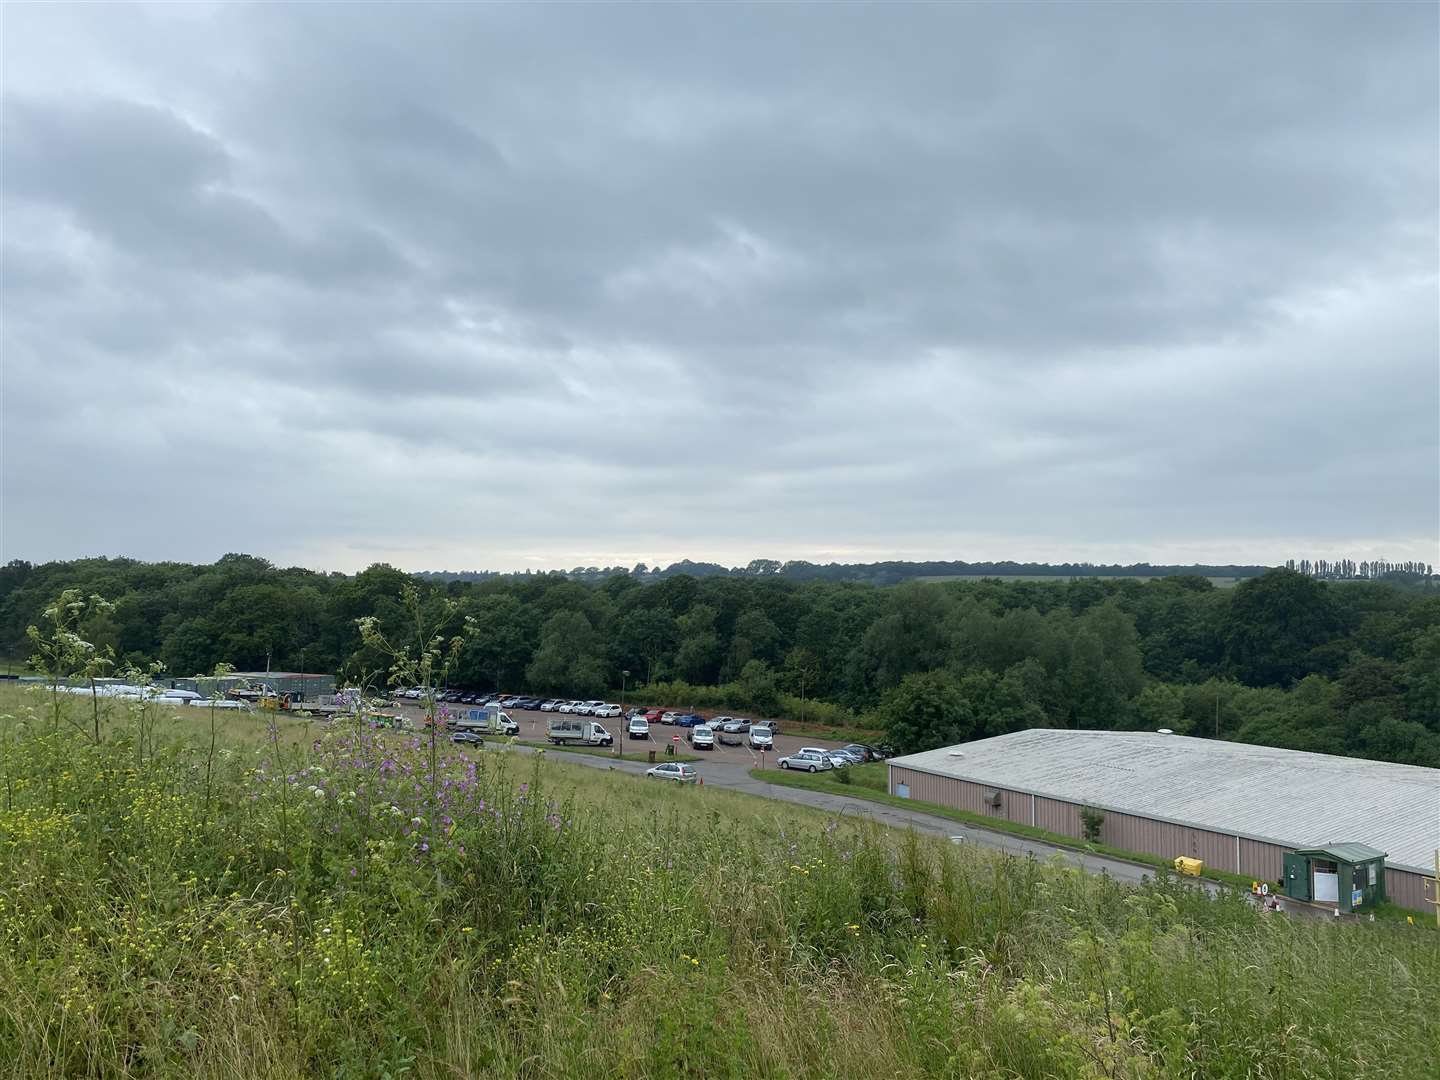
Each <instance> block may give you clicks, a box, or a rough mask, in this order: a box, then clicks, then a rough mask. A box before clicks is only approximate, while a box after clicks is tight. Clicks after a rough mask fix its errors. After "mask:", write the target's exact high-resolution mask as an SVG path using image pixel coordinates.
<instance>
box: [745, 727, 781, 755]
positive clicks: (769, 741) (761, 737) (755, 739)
mask: <svg viewBox="0 0 1440 1080" xmlns="http://www.w3.org/2000/svg"><path fill="white" fill-rule="evenodd" d="M774 748H775V737H774V736H773V735H771V734H770V729H769V728H767V727H752V728H751V729H750V749H751V750H773V749H774Z"/></svg>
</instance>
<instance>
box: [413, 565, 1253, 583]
mask: <svg viewBox="0 0 1440 1080" xmlns="http://www.w3.org/2000/svg"><path fill="white" fill-rule="evenodd" d="M1267 569H1269V568H1268V567H1265V566H1253V565H1245V566H1237V565H1230V566H1205V565H1199V564H1196V565H1191V566H1171V565H1166V566H1156V565H1152V564H1150V563H1131V564H1129V565H1121V564H1118V563H1090V562H1073V563H1034V562H1027V563H1021V562H1012V561H1009V560H1002V561H999V562H993V561H992V562H964V561H959V560H945V561H934V562H901V561H892V562H877V563H836V562H832V563H824V564H821V563H812V562H806V561H805V560H803V559H798V560H792V561H790V562H781V561H779V560H778V559H752V560H750V562H748V563H747V564H746V565H744V566H724V565H722V564H720V563H712V562H692V561H691V560H689V559H682V560H680V561H679V562H673V563H671V564H670V565H668V566H664V567H662V566H650V565H649V564H647V563H643V562H642V563H636V564H635V565H634V566H631V567H625V566H576V567H574V568H573V569H570V570H562V571H534V570H526V571H524V572H523V573H520V574H513V575H507V574H502V573H499V572H497V571H494V570H460V571H452V570H427V571H423V572H421V573H418V574H416V575H415V576H416V577H417V578H419V579H421V580H422V581H429V582H432V583H439V584H446V583H449V582H451V581H487V580H489V579H491V578H496V577H509V576H513V577H534V576H547V575H548V574H553V573H560V574H563V575H564V576H565V577H568V578H570V579H571V580H572V581H584V582H589V583H591V584H600V583H602V582H604V581H607V580H608V579H610V578H612V577H614V576H615V575H617V574H625V575H629V576H630V577H634V578H637V579H639V580H640V581H642V582H645V583H652V582H656V581H663V580H664V579H665V578H669V577H681V576H684V577H697V578H703V577H779V578H783V579H785V580H787V581H855V582H860V583H862V584H868V585H896V584H899V583H900V582H902V581H910V580H912V579H915V578H950V577H956V578H974V577H1138V578H1150V577H1170V576H1176V575H1182V574H1193V575H1195V576H1197V577H1213V578H1247V577H1257V576H1258V575H1260V574H1263V573H1264V572H1265V571H1266V570H1267Z"/></svg>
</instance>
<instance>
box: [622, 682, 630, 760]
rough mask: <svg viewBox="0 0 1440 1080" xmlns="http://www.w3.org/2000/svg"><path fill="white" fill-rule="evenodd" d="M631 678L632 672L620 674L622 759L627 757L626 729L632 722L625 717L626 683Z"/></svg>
mask: <svg viewBox="0 0 1440 1080" xmlns="http://www.w3.org/2000/svg"><path fill="white" fill-rule="evenodd" d="M629 678H630V672H628V671H622V672H620V757H621V758H622V759H623V758H624V757H625V729H626V728H627V727H628V726H629V724H630V720H629V718H627V717H626V715H625V681H626V680H627V679H629Z"/></svg>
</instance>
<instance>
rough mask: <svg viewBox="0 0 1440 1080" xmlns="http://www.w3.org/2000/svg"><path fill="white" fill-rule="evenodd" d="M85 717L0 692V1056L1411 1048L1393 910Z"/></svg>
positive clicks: (682, 1070) (1432, 1043)
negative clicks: (1263, 897)
mask: <svg viewBox="0 0 1440 1080" xmlns="http://www.w3.org/2000/svg"><path fill="white" fill-rule="evenodd" d="M90 707H91V706H90V703H88V702H87V703H85V704H84V705H83V706H81V705H78V704H77V703H76V702H75V701H73V700H68V701H65V702H59V701H57V700H55V699H53V698H47V697H46V696H44V694H43V693H36V692H33V691H32V692H28V693H27V692H22V691H18V690H8V691H5V692H3V694H0V716H3V719H0V760H3V764H0V787H3V804H0V1048H3V1053H0V1075H5V1076H13V1077H26V1078H42V1077H71V1076H74V1077H82V1076H83V1077H216V1078H220V1077H227V1078H229V1077H267V1078H268V1077H302V1076H306V1077H308V1076H326V1077H400V1076H414V1077H425V1078H431V1077H434V1078H439V1077H447V1078H453V1077H472V1076H474V1077H492V1076H493V1077H537V1078H539V1077H580V1076H587V1077H595V1076H626V1077H737V1078H738V1077H871V1076H894V1075H899V1074H902V1073H903V1074H905V1075H914V1076H934V1077H954V1078H968V1077H979V1076H985V1077H991V1076H993V1077H1100V1076H1105V1077H1135V1078H1139V1077H1237V1078H1238V1077H1266V1078H1271V1077H1273V1078H1282V1077H1333V1078H1336V1080H1341V1078H1344V1080H1355V1078H1357V1077H1389V1078H1395V1077H1402V1078H1403V1077H1422V1076H1430V1075H1433V1073H1432V1072H1431V1069H1432V1068H1433V1064H1434V1061H1435V1060H1436V1056H1435V1055H1436V1053H1437V1050H1440V1020H1437V1011H1440V1010H1437V996H1436V995H1437V987H1440V947H1437V940H1440V939H1437V937H1436V936H1435V935H1434V934H1433V933H1429V932H1424V931H1420V930H1418V929H1415V928H1412V927H1408V926H1403V925H1401V926H1388V925H1379V924H1377V925H1345V926H1334V925H1328V924H1324V923H1308V922H1299V921H1291V920H1289V919H1285V918H1280V917H1273V916H1270V917H1267V916H1263V915H1260V914H1258V913H1256V912H1255V911H1254V910H1253V909H1252V908H1251V907H1250V906H1249V905H1248V904H1246V903H1245V901H1244V900H1243V899H1241V898H1239V897H1235V896H1231V895H1221V896H1217V897H1211V896H1209V895H1207V894H1205V893H1203V892H1201V891H1198V890H1197V889H1195V888H1193V887H1191V886H1190V885H1186V884H1181V883H1178V882H1175V881H1173V880H1160V881H1156V882H1153V883H1151V884H1149V885H1147V886H1145V887H1142V888H1138V889H1136V888H1128V887H1123V886H1121V885H1119V884H1116V883H1114V882H1112V881H1110V880H1107V879H1104V878H1098V877H1090V876H1086V875H1083V874H1080V873H1078V872H1077V871H1074V870H1072V869H1067V868H1064V867H1062V866H1054V865H1048V864H1042V863H1038V862H1035V861H1024V860H1016V859H1014V858H1009V857H1005V856H1000V855H992V854H987V853H984V852H979V851H971V850H964V849H961V848H958V847H955V846H952V845H949V844H944V843H938V842H932V841H929V840H926V839H922V838H919V837H917V836H914V835H911V834H899V833H894V832H888V831H885V830H882V829H879V828H878V827H875V826H871V825H868V824H864V823H862V822H859V821H857V820H855V819H854V818H852V817H849V816H847V818H846V819H844V820H836V819H834V818H831V817H826V816H824V815H821V814H819V813H816V812H811V811H806V810H802V809H799V808H794V807H788V806H782V805H778V804H774V803H769V802H766V801H763V800H759V799H754V798H749V797H746V796H742V795H736V794H732V793H728V792H718V791H713V790H707V789H703V788H699V789H697V788H681V787H673V786H669V785H663V786H662V785H661V784H659V783H656V782H645V781H642V780H638V779H636V778H633V777H629V776H622V775H620V774H608V773H605V772H603V771H596V770H593V769H584V768H579V767H577V766H574V765H565V764H561V763H556V762H550V761H547V760H545V758H544V756H540V755H530V754H522V753H521V752H520V751H519V750H518V749H516V748H486V749H484V750H478V751H471V750H469V749H464V750H462V749H459V748H457V747H454V746H452V745H451V744H450V743H449V742H448V740H445V739H443V738H442V737H440V736H438V734H437V736H436V737H433V738H432V737H431V735H430V734H429V733H426V734H421V735H415V734H410V733H404V732H395V731H390V730H382V729H379V728H376V727H374V726H371V725H370V724H369V723H367V722H366V721H365V719H364V717H363V716H361V715H356V716H354V717H348V718H343V719H340V720H336V721H334V722H332V723H331V724H328V725H326V724H320V723H309V724H305V723H297V722H296V721H293V720H291V719H289V718H287V717H278V716H277V717H271V718H268V719H267V718H260V719H257V718H256V717H254V716H250V715H243V714H242V715H235V714H227V715H225V716H223V717H220V718H219V719H218V721H217V719H216V717H215V715H214V714H213V713H211V714H210V715H208V716H207V715H206V713H207V710H205V709H203V708H201V709H194V708H192V709H187V710H183V711H178V712H177V711H171V712H157V711H156V709H155V707H154V706H152V705H147V704H144V703H107V712H106V715H105V716H104V717H103V722H95V721H94V719H93V717H91V716H90V713H89V711H88V710H90ZM80 708H83V709H84V710H86V711H85V712H84V713H83V714H81V716H80V719H81V720H83V721H85V722H74V723H72V722H67V720H66V718H65V717H64V716H62V715H60V710H66V709H80ZM147 711H148V712H149V715H148V717H147V715H146V713H147ZM216 724H218V730H212V726H213V725H216ZM97 735H98V738H97Z"/></svg>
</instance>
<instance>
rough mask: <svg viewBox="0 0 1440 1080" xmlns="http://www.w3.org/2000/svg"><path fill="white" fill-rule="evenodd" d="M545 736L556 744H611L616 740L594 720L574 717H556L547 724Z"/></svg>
mask: <svg viewBox="0 0 1440 1080" xmlns="http://www.w3.org/2000/svg"><path fill="white" fill-rule="evenodd" d="M545 737H546V738H547V739H549V740H550V741H551V742H552V743H554V744H555V745H556V746H560V745H562V744H564V743H584V744H585V745H586V746H609V745H610V744H611V743H613V742H614V741H615V739H614V736H612V735H611V734H610V733H609V732H608V731H606V730H605V729H604V727H602V726H601V725H599V724H597V723H595V722H594V721H592V720H576V719H574V718H573V717H569V716H565V717H560V716H557V717H554V718H553V719H551V720H550V721H549V722H548V723H547V724H546V725H545Z"/></svg>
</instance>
